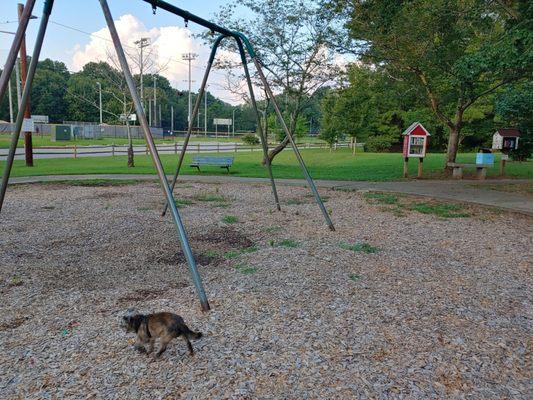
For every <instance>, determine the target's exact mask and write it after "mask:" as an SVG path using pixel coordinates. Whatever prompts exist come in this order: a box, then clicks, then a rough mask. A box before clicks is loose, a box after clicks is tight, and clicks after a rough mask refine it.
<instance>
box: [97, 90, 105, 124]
mask: <svg viewBox="0 0 533 400" xmlns="http://www.w3.org/2000/svg"><path fill="white" fill-rule="evenodd" d="M96 85H97V86H98V90H99V92H100V93H99V100H100V125H102V124H103V123H104V122H103V116H102V84H101V83H100V82H96Z"/></svg>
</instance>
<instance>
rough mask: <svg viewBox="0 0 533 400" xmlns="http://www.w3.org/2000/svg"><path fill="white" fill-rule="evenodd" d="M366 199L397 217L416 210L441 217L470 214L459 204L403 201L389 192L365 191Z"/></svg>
mask: <svg viewBox="0 0 533 400" xmlns="http://www.w3.org/2000/svg"><path fill="white" fill-rule="evenodd" d="M363 197H364V199H365V200H366V201H367V202H368V203H370V204H379V205H382V206H383V207H381V208H380V210H381V211H386V212H391V213H392V214H394V215H395V216H397V217H405V215H406V212H408V211H416V212H419V213H422V214H429V215H435V216H437V217H439V218H468V217H470V214H468V213H466V212H464V210H463V207H462V206H460V205H457V204H449V203H443V202H440V201H434V200H432V201H422V202H421V201H418V202H417V201H411V202H407V200H404V201H402V199H401V197H400V196H397V195H394V194H389V193H365V194H364V195H363Z"/></svg>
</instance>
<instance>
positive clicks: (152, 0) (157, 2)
mask: <svg viewBox="0 0 533 400" xmlns="http://www.w3.org/2000/svg"><path fill="white" fill-rule="evenodd" d="M143 1H144V2H146V3H149V4H150V5H151V6H152V8H153V9H154V12H155V10H156V9H157V8H158V7H159V8H161V9H163V10H166V11H168V12H170V13H172V14H175V15H178V16H180V17H182V18H183V19H184V20H185V21H192V22H195V23H197V24H198V25H201V26H204V27H206V28H208V29H209V30H211V31H213V32H218V33H220V34H221V35H224V36H232V37H234V38H235V39H241V40H242V41H243V43H244V45H245V46H246V50H248V54H250V57H251V58H254V57H255V56H256V54H255V51H254V48H253V47H252V44H251V43H250V41H249V40H248V38H247V37H246V36H245V35H244V34H242V33H241V32H235V31H230V30H229V29H226V28H224V27H222V26H220V25H217V24H215V23H213V22H210V21H208V20H206V19H203V18H200V17H199V16H197V15H194V14H192V13H190V12H189V11H186V10H183V9H181V8H179V7H176V6H174V5H172V4H170V3H167V2H166V1H162V0H143Z"/></svg>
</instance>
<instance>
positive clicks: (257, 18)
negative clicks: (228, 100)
mask: <svg viewBox="0 0 533 400" xmlns="http://www.w3.org/2000/svg"><path fill="white" fill-rule="evenodd" d="M239 8H241V11H242V9H245V10H246V12H244V13H243V12H239V13H237V12H235V11H236V10H237V9H239ZM242 15H244V16H245V17H240V16H242ZM218 19H219V22H220V23H221V24H222V25H225V26H232V27H234V29H235V30H239V31H241V32H243V33H244V34H245V35H246V36H247V37H248V38H249V39H250V41H251V43H252V44H253V46H254V47H255V49H256V51H257V52H258V54H259V56H260V58H261V61H262V62H263V65H264V69H265V71H266V73H267V75H268V76H267V79H268V80H269V82H270V84H271V86H272V88H273V90H274V91H275V92H276V94H277V100H278V102H279V103H280V107H281V108H282V112H283V114H284V116H285V118H286V121H287V125H288V128H289V132H290V133H291V135H292V134H295V133H296V131H297V130H298V129H299V128H298V125H299V124H300V127H301V124H302V119H301V116H302V114H304V113H305V111H304V110H305V109H306V108H308V107H309V100H310V99H312V98H313V96H314V95H315V93H317V91H319V90H320V89H321V88H322V87H323V86H324V85H326V84H328V83H330V82H332V80H333V78H334V77H335V75H336V73H337V68H336V62H335V61H336V60H335V54H334V53H333V52H332V51H331V49H330V46H329V43H330V39H331V37H332V35H333V29H334V28H335V17H334V15H333V14H332V13H331V12H329V11H327V10H325V9H324V8H323V7H321V4H320V1H319V0H308V1H294V0H278V1H272V0H234V1H232V2H231V3H229V4H228V5H227V6H225V7H223V8H222V10H221V12H220V14H219V17H218ZM223 43H224V45H226V46H228V48H229V49H230V50H232V51H235V50H236V49H235V46H234V44H233V42H232V41H225V42H223ZM222 67H224V68H226V69H230V70H234V68H237V67H238V66H237V65H233V64H231V63H230V64H229V65H228V64H222ZM235 71H236V69H235ZM252 72H253V71H252ZM234 77H236V78H237V81H238V82H243V76H242V75H237V76H235V75H234ZM254 80H255V82H254V83H255V84H256V86H258V87H261V86H262V84H261V82H260V81H259V80H258V79H257V76H254ZM244 87H245V86H244ZM265 115H267V112H265ZM299 121H300V122H299ZM300 130H301V128H300ZM288 142H289V139H288V137H285V135H283V138H282V140H281V142H280V143H279V144H278V145H277V146H276V147H274V148H273V149H272V150H271V151H270V152H269V158H270V160H271V161H272V160H273V159H274V157H275V156H276V155H277V154H279V153H280V152H281V151H282V150H283V149H284V148H285V147H286V146H287V144H288Z"/></svg>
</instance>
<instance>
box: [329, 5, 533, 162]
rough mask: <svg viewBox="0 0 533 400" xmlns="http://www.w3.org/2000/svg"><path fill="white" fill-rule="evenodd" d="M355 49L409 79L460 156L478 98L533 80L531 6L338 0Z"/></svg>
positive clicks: (450, 151) (450, 156)
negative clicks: (469, 116) (466, 126)
mask: <svg viewBox="0 0 533 400" xmlns="http://www.w3.org/2000/svg"><path fill="white" fill-rule="evenodd" d="M329 3H330V4H333V5H334V6H335V7H336V10H337V11H338V12H339V13H340V14H341V15H343V16H344V17H345V18H346V21H347V22H346V27H347V29H348V32H349V36H350V38H351V39H352V40H353V42H351V43H348V44H346V43H344V44H343V46H342V47H343V48H344V49H345V50H350V51H353V52H354V53H356V54H358V55H359V56H361V58H362V60H364V61H365V62H368V63H372V64H374V65H376V66H380V67H381V68H384V70H386V71H387V72H388V73H389V74H390V75H391V76H394V77H395V79H400V80H404V81H406V82H409V84H410V85H412V87H413V88H414V89H415V90H416V91H417V93H418V94H419V95H421V96H425V97H426V99H427V101H428V104H429V105H430V107H431V109H432V110H433V112H434V113H435V115H436V116H437V118H438V119H439V120H440V121H442V123H443V124H445V125H446V126H447V128H448V132H449V137H448V143H447V161H448V162H453V161H455V158H456V154H457V150H458V145H459V141H460V137H461V133H462V128H463V125H464V123H465V114H466V112H467V110H468V109H469V108H470V107H472V106H473V105H474V104H476V103H477V102H479V101H480V100H482V99H483V98H485V97H486V96H489V95H491V94H493V93H494V92H496V91H498V90H499V89H500V88H502V87H504V86H509V85H512V84H514V83H516V82H519V81H521V80H524V79H531V74H532V68H531V66H532V60H533V29H532V28H533V25H532V12H533V6H532V5H531V2H529V1H519V0H517V1H513V0H501V1H491V0H394V1H390V0H332V1H330V2H329Z"/></svg>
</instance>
